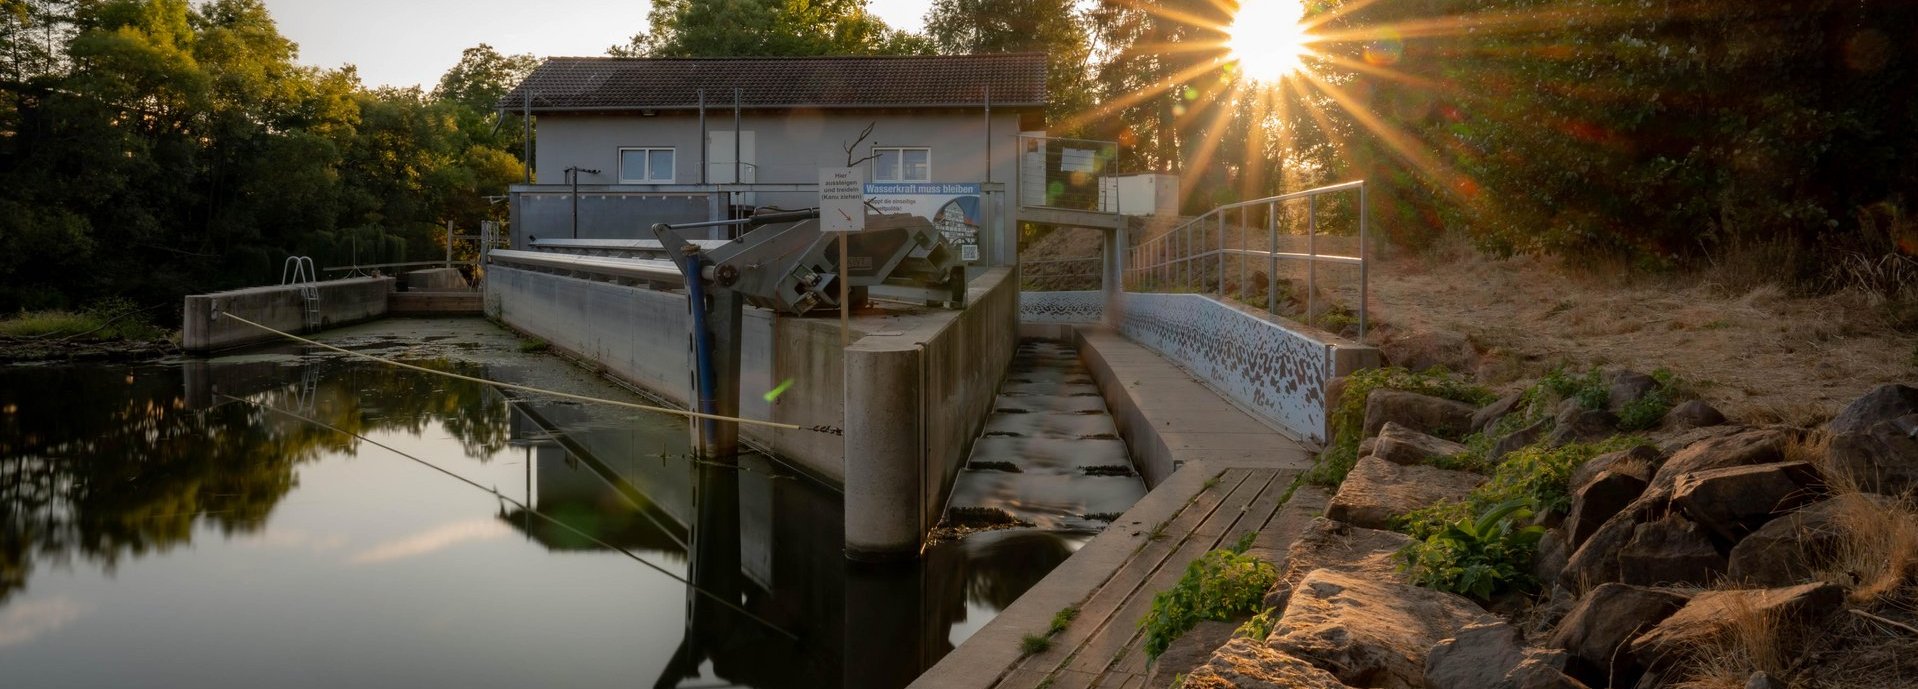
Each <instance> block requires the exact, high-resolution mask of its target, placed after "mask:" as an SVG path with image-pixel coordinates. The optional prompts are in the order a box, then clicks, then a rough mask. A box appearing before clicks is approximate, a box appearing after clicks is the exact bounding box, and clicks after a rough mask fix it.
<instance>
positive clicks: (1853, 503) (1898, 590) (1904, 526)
mask: <svg viewBox="0 0 1918 689" xmlns="http://www.w3.org/2000/svg"><path fill="white" fill-rule="evenodd" d="M1835 499H1836V500H1837V501H1838V503H1837V508H1836V510H1835V512H1834V514H1833V526H1834V528H1835V530H1836V532H1837V535H1838V542H1837V547H1836V549H1835V552H1834V553H1833V555H1834V557H1833V559H1832V562H1831V564H1830V565H1828V566H1826V567H1823V568H1820V571H1819V578H1821V579H1824V580H1827V581H1837V582H1843V583H1846V584H1849V585H1850V586H1851V590H1850V592H1849V596H1850V599H1851V603H1852V604H1853V605H1856V606H1858V607H1860V608H1861V609H1879V608H1885V607H1889V608H1896V609H1904V610H1912V609H1913V608H1914V605H1918V509H1913V506H1912V504H1911V502H1910V501H1908V500H1873V499H1869V498H1867V497H1866V496H1865V495H1863V494H1860V493H1851V494H1847V495H1839V496H1838V497H1836V498H1835Z"/></svg>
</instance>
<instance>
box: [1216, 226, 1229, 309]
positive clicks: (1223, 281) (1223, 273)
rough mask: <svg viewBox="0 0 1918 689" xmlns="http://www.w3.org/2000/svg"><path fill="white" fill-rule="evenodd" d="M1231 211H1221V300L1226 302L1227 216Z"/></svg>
mask: <svg viewBox="0 0 1918 689" xmlns="http://www.w3.org/2000/svg"><path fill="white" fill-rule="evenodd" d="M1230 213H1231V211H1226V210H1221V211H1219V300H1220V301H1225V216H1226V215H1228V214H1230Z"/></svg>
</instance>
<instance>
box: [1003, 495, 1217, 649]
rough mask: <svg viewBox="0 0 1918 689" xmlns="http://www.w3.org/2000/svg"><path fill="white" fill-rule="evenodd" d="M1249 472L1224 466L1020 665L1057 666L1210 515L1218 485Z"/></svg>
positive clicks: (1147, 527)
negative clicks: (1050, 640) (1159, 534)
mask: <svg viewBox="0 0 1918 689" xmlns="http://www.w3.org/2000/svg"><path fill="white" fill-rule="evenodd" d="M1248 473H1249V472H1247V471H1246V470H1243V469H1229V470H1226V471H1225V472H1223V473H1221V474H1220V475H1219V482H1218V484H1217V485H1215V486H1213V487H1212V488H1210V489H1206V490H1201V491H1199V493H1198V494H1197V495H1195V496H1193V498H1192V501H1191V502H1190V503H1188V504H1187V505H1186V506H1185V507H1184V508H1183V509H1181V510H1180V511H1179V512H1178V513H1177V514H1175V515H1173V517H1172V518H1171V519H1169V520H1167V521H1166V522H1165V528H1164V529H1163V530H1162V533H1163V534H1164V536H1163V537H1161V538H1159V539H1157V540H1148V541H1146V542H1145V543H1144V544H1143V545H1142V546H1141V547H1140V549H1139V552H1138V553H1136V554H1134V555H1133V556H1132V558H1131V559H1129V560H1127V561H1126V563H1125V565H1124V566H1122V567H1120V569H1119V571H1117V572H1115V573H1114V574H1113V575H1112V577H1111V578H1109V579H1107V580H1106V582H1105V583H1104V584H1103V585H1101V586H1100V587H1099V589H1098V590H1097V591H1095V592H1094V593H1093V594H1092V596H1091V597H1089V598H1087V599H1086V601H1085V602H1084V603H1081V604H1080V605H1079V617H1078V619H1076V620H1074V621H1073V623H1072V625H1071V626H1068V627H1067V628H1066V631H1065V632H1064V633H1061V634H1060V635H1059V636H1058V637H1057V638H1055V639H1054V640H1053V641H1054V643H1053V645H1052V648H1051V649H1050V650H1047V651H1046V652H1044V653H1037V654H1033V655H1031V656H1028V657H1027V658H1026V659H1025V660H1023V661H1020V664H1019V667H1021V668H1026V669H1031V670H1038V671H1041V672H1046V671H1050V670H1053V669H1055V668H1057V667H1059V666H1060V664H1061V663H1062V662H1064V661H1065V660H1066V658H1067V657H1069V656H1071V655H1072V653H1073V652H1074V651H1076V650H1077V649H1078V648H1079V647H1080V646H1081V645H1082V644H1084V643H1085V641H1086V640H1088V639H1090V638H1091V637H1092V636H1093V635H1094V634H1096V633H1098V631H1099V630H1100V629H1102V628H1103V627H1104V626H1105V625H1106V624H1108V622H1109V621H1110V618H1111V616H1112V613H1113V612H1114V611H1116V610H1118V609H1119V607H1120V606H1121V605H1124V604H1125V602H1126V601H1127V600H1129V599H1130V597H1131V596H1132V593H1133V591H1135V590H1136V589H1137V588H1138V587H1139V585H1140V584H1141V583H1142V582H1144V581H1145V580H1146V579H1147V578H1148V577H1150V576H1152V574H1153V573H1154V572H1156V571H1158V569H1159V568H1160V567H1161V566H1162V565H1163V564H1164V562H1165V560H1166V558H1167V557H1168V556H1170V555H1172V554H1173V553H1174V552H1175V550H1176V549H1177V548H1178V546H1179V545H1180V544H1182V543H1184V541H1185V537H1186V536H1187V534H1189V533H1190V532H1191V531H1192V530H1193V529H1194V528H1197V526H1198V525H1199V524H1200V523H1202V522H1203V521H1204V520H1205V519H1206V518H1207V517H1209V516H1211V514H1212V513H1213V511H1214V510H1216V509H1217V507H1218V505H1219V501H1221V500H1223V499H1224V497H1225V494H1226V493H1225V491H1224V490H1221V489H1222V488H1225V487H1226V486H1232V487H1235V488H1236V487H1237V485H1238V483H1237V482H1243V481H1244V479H1245V476H1246V475H1247V474H1248ZM1114 528H1117V527H1114ZM1152 528H1153V525H1143V524H1142V525H1140V527H1139V529H1140V531H1141V532H1150V531H1151V530H1152ZM1188 561H1189V560H1188ZM1178 567H1179V568H1180V569H1181V570H1183V569H1184V568H1185V563H1183V562H1181V563H1179V564H1178Z"/></svg>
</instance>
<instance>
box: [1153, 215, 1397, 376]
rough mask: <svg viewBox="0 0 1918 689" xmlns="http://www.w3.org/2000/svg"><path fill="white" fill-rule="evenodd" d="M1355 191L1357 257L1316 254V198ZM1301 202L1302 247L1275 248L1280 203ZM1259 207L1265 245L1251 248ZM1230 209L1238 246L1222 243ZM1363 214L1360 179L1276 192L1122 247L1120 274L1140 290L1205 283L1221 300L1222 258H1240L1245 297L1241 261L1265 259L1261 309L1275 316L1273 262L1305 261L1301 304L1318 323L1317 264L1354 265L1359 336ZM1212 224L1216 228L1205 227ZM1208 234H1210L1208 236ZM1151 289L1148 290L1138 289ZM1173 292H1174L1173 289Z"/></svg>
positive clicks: (1365, 237)
mask: <svg viewBox="0 0 1918 689" xmlns="http://www.w3.org/2000/svg"><path fill="white" fill-rule="evenodd" d="M1348 192H1356V193H1357V195H1358V235H1359V252H1358V253H1359V255H1357V256H1340V255H1331V254H1321V253H1319V251H1318V237H1319V234H1320V232H1319V214H1320V210H1321V206H1322V205H1323V204H1321V203H1320V197H1323V196H1328V195H1333V194H1341V193H1348ZM1299 202H1304V204H1305V206H1306V208H1305V218H1304V223H1305V236H1306V251H1305V253H1299V252H1296V251H1279V250H1278V248H1279V212H1280V210H1281V209H1282V207H1287V208H1289V207H1290V206H1291V205H1292V204H1296V203H1299ZM1261 208H1262V209H1263V210H1264V211H1265V225H1266V226H1265V230H1266V234H1267V237H1268V243H1267V244H1266V246H1267V248H1266V249H1254V248H1251V247H1250V246H1248V244H1249V243H1250V239H1249V237H1250V235H1251V234H1252V226H1251V225H1250V224H1248V222H1247V221H1248V219H1249V216H1250V215H1251V214H1252V212H1253V211H1254V210H1257V209H1261ZM1233 211H1238V212H1239V224H1238V227H1239V246H1237V247H1231V246H1227V232H1226V220H1227V218H1228V216H1229V215H1231V213H1232V212H1233ZM1367 216H1368V213H1367V211H1366V195H1365V180H1356V181H1351V182H1345V183H1342V184H1334V185H1331V186H1326V187H1319V188H1317V189H1307V190H1305V191H1297V192H1292V193H1289V194H1279V195H1277V196H1268V197H1265V198H1261V199H1252V200H1250V201H1240V202H1237V203H1230V204H1226V205H1223V206H1219V207H1218V208H1214V209H1212V210H1210V211H1207V212H1206V213H1205V214H1204V215H1201V216H1199V217H1196V218H1193V219H1191V220H1188V221H1186V222H1184V223H1181V224H1179V225H1176V226H1174V227H1173V228H1172V229H1171V230H1169V231H1167V232H1166V233H1164V234H1161V235H1159V236H1157V237H1154V238H1152V239H1148V240H1145V241H1143V242H1140V243H1139V244H1138V245H1136V246H1134V247H1132V248H1131V249H1130V250H1129V251H1128V256H1127V257H1126V258H1127V259H1128V260H1127V261H1126V266H1125V274H1126V276H1127V282H1128V283H1130V284H1133V285H1136V286H1138V287H1139V288H1141V289H1143V288H1144V287H1145V286H1146V284H1147V283H1148V282H1151V283H1154V284H1156V285H1178V286H1181V287H1183V288H1184V289H1185V290H1194V289H1195V288H1196V290H1197V291H1206V288H1207V285H1206V284H1205V283H1207V282H1208V281H1210V282H1211V283H1212V285H1211V287H1212V288H1213V289H1212V290H1211V292H1212V293H1213V294H1216V295H1218V296H1219V297H1220V298H1221V299H1223V298H1225V297H1226V296H1227V286H1226V272H1227V271H1226V257H1227V256H1237V257H1240V259H1239V261H1237V263H1238V267H1239V279H1238V282H1237V287H1238V292H1237V295H1236V296H1237V297H1238V298H1239V300H1240V301H1245V299H1246V295H1247V284H1248V283H1247V281H1246V264H1247V263H1248V262H1249V259H1258V258H1263V259H1266V261H1267V263H1268V266H1267V268H1266V280H1267V284H1266V292H1265V294H1266V312H1267V313H1271V314H1274V315H1277V314H1278V291H1279V290H1278V281H1279V277H1278V272H1279V261H1280V260H1286V261H1304V262H1305V263H1306V288H1305V294H1306V297H1305V298H1306V303H1305V314H1304V315H1305V321H1306V323H1307V324H1309V325H1317V321H1318V319H1319V318H1318V317H1319V314H1318V304H1317V299H1318V265H1319V264H1320V263H1330V264H1337V265H1354V266H1358V269H1359V304H1358V336H1359V338H1360V339H1364V337H1365V330H1366V325H1367V322H1368V321H1367V313H1366V304H1367V302H1368V301H1370V296H1371V295H1370V291H1369V286H1368V284H1367V268H1368V266H1367V263H1368V261H1367V245H1368V243H1369V239H1370V237H1369V227H1368V225H1369V224H1370V223H1369V221H1368V218H1367ZM1212 228H1216V231H1210V230H1212ZM1212 235H1216V237H1213V236H1212ZM1208 264H1216V276H1215V277H1213V278H1211V279H1208V277H1207V273H1208V272H1214V271H1210V270H1208V268H1209V266H1208ZM1143 291H1151V290H1143ZM1174 291H1176V290H1174Z"/></svg>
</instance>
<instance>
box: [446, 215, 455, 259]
mask: <svg viewBox="0 0 1918 689" xmlns="http://www.w3.org/2000/svg"><path fill="white" fill-rule="evenodd" d="M446 267H448V268H451V267H453V221H451V220H448V221H446Z"/></svg>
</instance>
